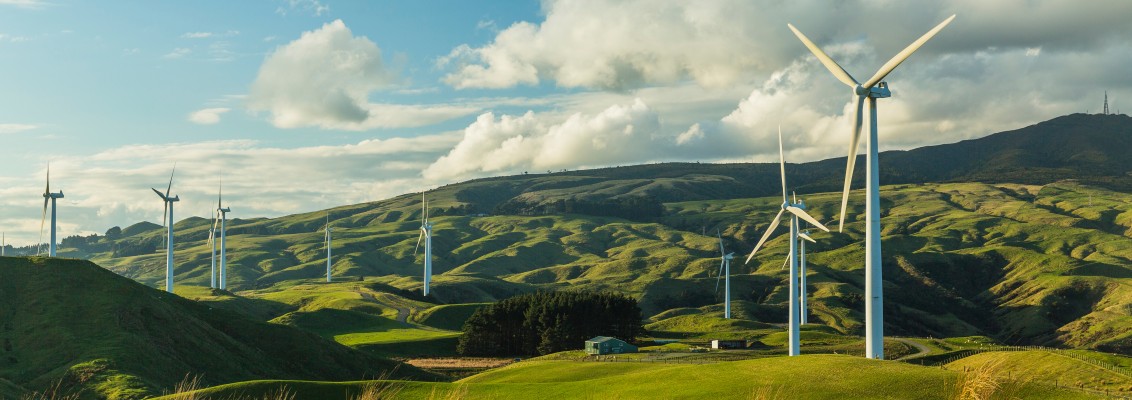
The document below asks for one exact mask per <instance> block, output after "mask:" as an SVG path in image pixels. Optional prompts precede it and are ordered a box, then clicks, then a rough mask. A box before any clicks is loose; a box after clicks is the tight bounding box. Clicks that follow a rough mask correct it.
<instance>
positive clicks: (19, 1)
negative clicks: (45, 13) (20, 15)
mask: <svg viewBox="0 0 1132 400" xmlns="http://www.w3.org/2000/svg"><path fill="white" fill-rule="evenodd" d="M45 5H47V2H45V1H43V0H0V6H14V7H20V8H40V7H43V6H45Z"/></svg>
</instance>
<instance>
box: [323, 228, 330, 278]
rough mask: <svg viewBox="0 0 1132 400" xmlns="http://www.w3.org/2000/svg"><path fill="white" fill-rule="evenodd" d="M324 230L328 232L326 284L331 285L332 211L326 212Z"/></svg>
mask: <svg viewBox="0 0 1132 400" xmlns="http://www.w3.org/2000/svg"><path fill="white" fill-rule="evenodd" d="M324 229H325V230H326V235H325V236H326V237H325V239H326V282H327V283H329V282H330V265H331V257H330V211H327V212H326V226H325V228H324Z"/></svg>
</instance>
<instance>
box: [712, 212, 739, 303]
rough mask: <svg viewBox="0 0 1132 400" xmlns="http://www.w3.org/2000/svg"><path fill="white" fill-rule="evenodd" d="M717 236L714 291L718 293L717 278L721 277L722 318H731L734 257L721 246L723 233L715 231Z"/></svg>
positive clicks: (733, 254)
mask: <svg viewBox="0 0 1132 400" xmlns="http://www.w3.org/2000/svg"><path fill="white" fill-rule="evenodd" d="M715 235H716V236H717V237H719V255H720V259H721V260H720V262H719V275H717V276H716V278H715V292H716V293H717V294H718V293H719V278H723V318H726V319H731V259H733V258H735V253H734V252H732V253H728V252H727V250H725V249H724V248H723V235H721V234H720V233H719V231H716V232H715Z"/></svg>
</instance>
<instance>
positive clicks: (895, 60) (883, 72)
mask: <svg viewBox="0 0 1132 400" xmlns="http://www.w3.org/2000/svg"><path fill="white" fill-rule="evenodd" d="M953 19H955V15H952V16H950V17H948V18H947V19H945V20H943V22H940V23H939V25H936V26H935V28H932V30H930V31H928V33H925V34H924V36H920V38H919V39H916V41H915V42H912V44H910V45H908V47H905V48H904V50H901V51H900V52H899V53H896V56H893V57H892V59H891V60H888V62H887V63H884V66H882V67H880V69H879V70H877V73H876V74H875V75H873V77H872V78H869V80H868V81H866V82H865V84H863V85H861V86H863V87H865V88H871V87H873V85H876V84H877V83H879V82H880V81H881V80H883V79H884V77H885V76H888V73H889V72H892V70H894V69H896V67H897V66H899V65H900V63H902V62H904V60H905V59H907V58H908V56H911V55H912V53H915V52H916V50H919V49H920V46H923V45H924V43H927V41H928V40H930V39H931V38H932V36H935V34H937V33H939V31H940V30H942V29H943V28H944V27H945V26H947V24H950V23H951V20H953Z"/></svg>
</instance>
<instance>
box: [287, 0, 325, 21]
mask: <svg viewBox="0 0 1132 400" xmlns="http://www.w3.org/2000/svg"><path fill="white" fill-rule="evenodd" d="M284 3H286V5H287V7H286V8H284V7H282V6H280V7H278V8H276V9H275V12H276V13H278V14H280V15H287V11H288V10H298V11H302V12H305V13H308V14H310V15H314V16H316V17H317V16H321V15H322V14H325V13H328V12H330V6H328V5H326V4H323V3H322V2H320V1H318V0H284Z"/></svg>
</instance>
